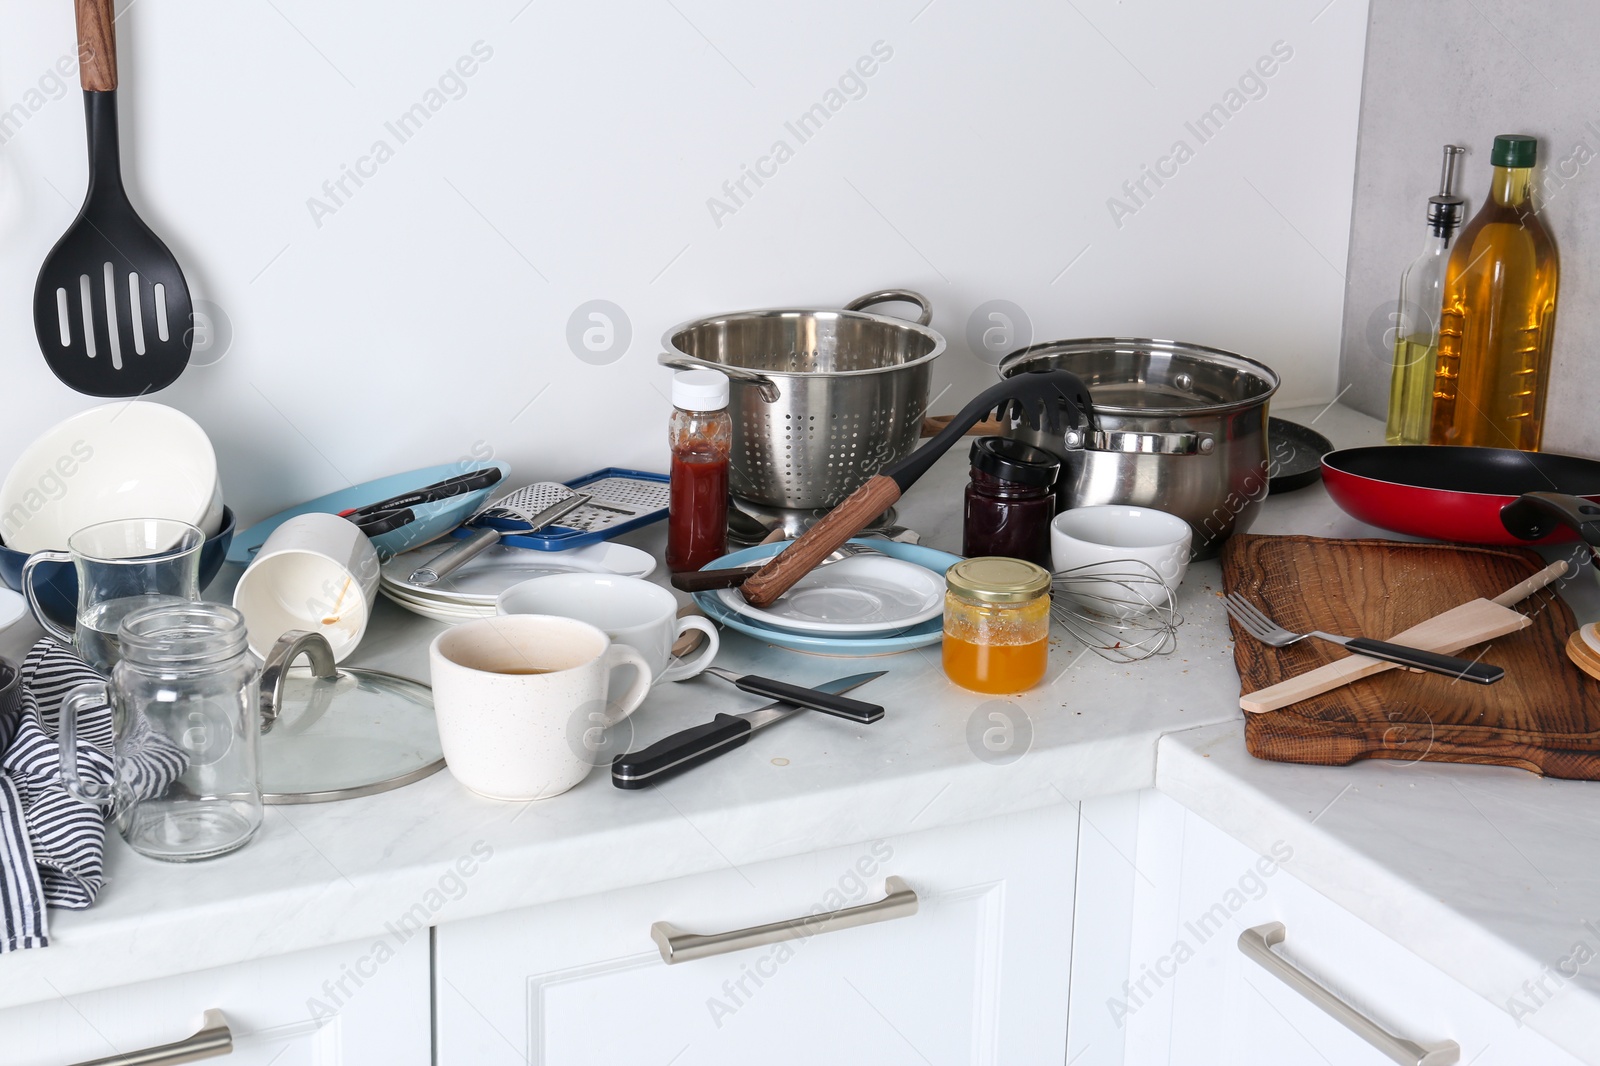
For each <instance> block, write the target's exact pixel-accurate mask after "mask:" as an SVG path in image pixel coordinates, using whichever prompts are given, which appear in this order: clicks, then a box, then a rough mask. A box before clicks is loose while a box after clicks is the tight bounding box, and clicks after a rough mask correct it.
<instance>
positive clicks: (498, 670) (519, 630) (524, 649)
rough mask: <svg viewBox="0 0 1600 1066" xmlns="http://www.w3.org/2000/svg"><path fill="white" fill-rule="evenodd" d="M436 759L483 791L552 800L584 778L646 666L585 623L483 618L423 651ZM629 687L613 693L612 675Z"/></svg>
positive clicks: (639, 686)
mask: <svg viewBox="0 0 1600 1066" xmlns="http://www.w3.org/2000/svg"><path fill="white" fill-rule="evenodd" d="M428 665H429V669H430V670H431V672H432V680H433V705H434V713H435V714H436V716H437V717H438V721H439V741H440V745H441V747H442V748H443V749H444V759H445V765H447V766H448V767H449V768H450V773H451V774H453V775H454V776H455V778H456V780H458V781H460V782H461V783H462V784H463V785H465V786H466V787H467V788H469V789H471V790H472V791H474V792H476V793H478V794H479V795H482V796H487V797H489V798H490V799H498V800H519V801H520V800H534V799H546V798H548V797H550V796H557V795H560V794H561V793H563V792H565V791H567V790H568V789H570V788H572V787H573V786H574V785H576V784H578V783H579V782H580V781H582V780H583V779H584V778H585V777H587V776H588V775H589V771H590V770H591V769H593V768H594V765H595V763H596V761H597V759H598V758H599V754H598V753H599V751H600V748H601V746H602V743H603V736H604V731H605V730H607V729H609V728H611V727H612V726H614V725H616V724H617V723H618V722H621V721H622V720H623V719H625V718H627V717H628V716H629V715H630V714H632V713H633V712H634V711H635V710H636V709H637V708H638V706H639V704H640V703H641V702H643V700H644V697H645V695H646V694H647V693H648V692H649V690H650V679H651V672H650V664H649V663H648V662H646V661H645V658H644V656H642V655H640V654H639V652H638V651H636V650H635V649H633V648H631V647H629V646H627V645H625V644H613V643H612V642H611V638H610V637H607V636H606V635H605V633H603V632H601V631H600V630H599V629H597V628H595V627H594V626H592V625H589V624H588V623H587V622H580V621H577V620H576V619H572V618H557V617H552V616H549V615H512V616H507V617H498V618H482V619H478V620H476V621H472V622H467V623H464V624H462V625H458V626H455V627H454V628H452V629H448V630H446V631H445V632H443V633H440V634H439V635H438V636H437V637H436V638H434V641H433V644H432V645H431V646H430V647H429V648H428ZM619 667H629V668H631V669H632V670H633V672H634V675H635V676H634V677H633V679H632V681H631V683H630V684H629V685H628V686H627V688H626V690H625V691H624V692H623V694H622V695H621V696H617V697H613V696H612V692H613V685H612V672H613V671H614V670H616V669H617V668H619Z"/></svg>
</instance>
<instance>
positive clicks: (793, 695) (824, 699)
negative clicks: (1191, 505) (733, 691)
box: [705, 666, 883, 725]
mask: <svg viewBox="0 0 1600 1066" xmlns="http://www.w3.org/2000/svg"><path fill="white" fill-rule="evenodd" d="M705 672H706V673H708V674H711V675H713V676H715V677H720V678H721V679H722V680H724V681H727V682H730V683H731V684H733V685H734V686H735V687H737V688H739V689H740V690H742V691H744V692H748V693H751V694H752V695H755V696H765V697H767V698H768V699H770V700H782V701H783V702H785V703H792V704H794V705H796V706H797V707H806V708H809V709H811V710H813V711H821V712H822V713H823V714H831V715H833V716H834V717H836V718H848V719H849V720H850V721H852V722H860V723H861V724H862V725H871V724H872V723H873V722H876V721H877V720H878V719H880V718H882V717H883V707H882V706H880V705H879V704H876V703H863V702H862V701H861V700H853V699H851V698H850V697H849V696H841V695H837V694H836V693H834V692H828V691H825V690H824V689H820V688H805V687H803V686H800V685H791V684H789V683H788V682H787V681H776V680H774V679H772V678H770V677H759V676H757V675H756V674H743V675H741V674H738V673H735V672H734V671H732V670H724V669H722V668H721V667H719V666H712V667H707V668H706V671H705ZM839 691H844V690H842V689H841V690H839Z"/></svg>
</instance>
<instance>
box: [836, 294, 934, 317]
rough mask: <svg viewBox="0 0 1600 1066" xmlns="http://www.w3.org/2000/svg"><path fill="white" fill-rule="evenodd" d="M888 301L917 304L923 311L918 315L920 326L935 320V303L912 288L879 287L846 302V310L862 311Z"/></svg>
mask: <svg viewBox="0 0 1600 1066" xmlns="http://www.w3.org/2000/svg"><path fill="white" fill-rule="evenodd" d="M887 303H908V304H916V305H917V307H918V308H920V309H921V313H920V314H918V315H917V325H919V326H926V325H927V324H928V323H929V322H932V321H933V304H931V303H929V302H928V298H927V297H926V296H924V295H922V293H920V292H913V291H912V290H910V289H879V290H878V291H877V292H869V293H867V294H866V295H865V296H857V297H856V298H855V299H854V300H851V301H850V302H849V303H847V304H845V305H844V309H845V310H846V311H861V310H865V309H866V308H868V307H871V306H872V305H873V304H887Z"/></svg>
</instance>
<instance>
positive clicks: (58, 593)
mask: <svg viewBox="0 0 1600 1066" xmlns="http://www.w3.org/2000/svg"><path fill="white" fill-rule="evenodd" d="M233 527H234V520H233V510H232V509H231V508H228V507H224V508H223V509H222V528H221V529H219V530H218V531H217V535H216V536H214V537H211V538H210V539H209V540H207V541H206V542H205V545H204V546H203V547H201V549H200V587H201V588H202V589H204V588H205V587H206V586H207V585H209V584H211V581H212V579H213V578H215V577H216V576H217V574H218V573H220V572H221V570H222V564H223V562H224V561H226V560H227V558H228V546H229V545H230V544H232V543H233ZM27 561H28V556H27V554H26V553H25V552H19V551H17V550H16V549H15V548H8V547H6V546H5V545H4V544H0V581H4V582H5V583H6V585H7V586H9V587H10V588H12V589H13V590H15V591H17V592H22V591H23V589H22V564H23V563H25V562H27ZM33 581H34V585H35V587H36V588H37V590H38V592H39V603H40V605H41V606H42V607H43V608H44V612H45V614H47V615H49V616H50V619H51V621H53V622H55V623H56V624H57V625H60V626H61V627H62V628H64V629H71V628H72V626H73V623H74V621H75V619H76V618H77V615H78V571H77V570H76V569H75V568H74V567H73V565H72V564H71V563H42V564H40V566H39V567H38V569H36V570H34V572H33Z"/></svg>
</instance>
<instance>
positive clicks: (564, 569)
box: [380, 541, 656, 614]
mask: <svg viewBox="0 0 1600 1066" xmlns="http://www.w3.org/2000/svg"><path fill="white" fill-rule="evenodd" d="M446 547H448V544H446V543H445V542H443V541H441V542H438V543H434V544H430V545H428V546H427V547H425V548H418V549H417V550H415V551H409V552H406V553H405V554H404V555H397V556H395V557H394V558H393V559H391V560H389V561H388V562H387V563H385V564H384V566H383V570H382V576H381V579H380V587H382V588H383V589H384V590H385V591H386V592H387V591H394V592H397V593H400V594H401V595H403V596H405V597H406V598H407V599H408V600H412V601H415V602H427V603H434V604H441V605H454V606H456V607H463V606H465V607H488V608H489V613H490V614H493V613H494V601H495V600H496V598H498V597H499V595H500V593H502V592H504V591H505V590H506V589H508V588H510V587H511V586H512V585H516V584H519V583H521V582H523V581H527V580H528V579H529V578H534V577H543V576H544V575H546V574H574V573H589V574H621V575H623V576H626V577H649V576H650V574H651V573H652V572H653V571H654V570H655V568H656V561H655V559H654V558H653V557H652V556H651V555H650V554H649V553H648V552H643V551H640V550H639V549H638V548H633V547H630V546H628V545H626V544H614V543H612V542H610V541H602V542H601V543H599V544H589V545H586V546H584V547H582V548H572V549H569V550H567V551H560V552H543V551H533V550H531V549H528V548H517V547H514V546H512V545H509V544H496V545H493V546H491V547H489V548H487V549H486V550H485V551H484V552H483V554H482V555H479V556H478V557H477V558H475V559H471V560H469V561H468V562H467V563H466V565H464V566H462V567H461V569H459V570H457V571H456V572H455V573H453V574H449V575H447V576H446V577H444V578H443V579H442V580H441V581H440V582H439V583H438V584H437V585H413V584H412V583H411V574H412V573H413V572H414V571H415V570H416V569H417V568H418V567H420V566H422V565H423V564H425V563H427V562H429V561H430V560H432V559H433V558H434V557H435V556H437V555H438V554H439V553H440V552H442V551H444V549H445V548H446Z"/></svg>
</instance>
